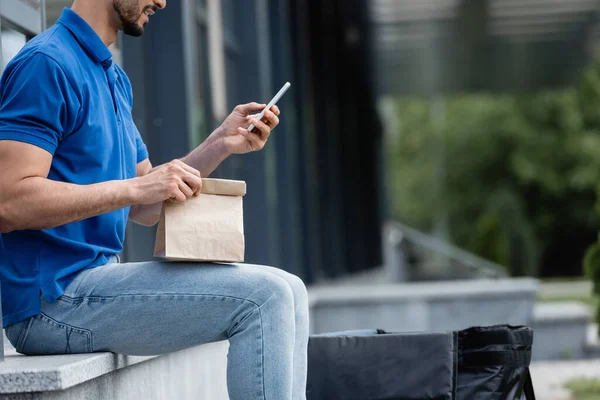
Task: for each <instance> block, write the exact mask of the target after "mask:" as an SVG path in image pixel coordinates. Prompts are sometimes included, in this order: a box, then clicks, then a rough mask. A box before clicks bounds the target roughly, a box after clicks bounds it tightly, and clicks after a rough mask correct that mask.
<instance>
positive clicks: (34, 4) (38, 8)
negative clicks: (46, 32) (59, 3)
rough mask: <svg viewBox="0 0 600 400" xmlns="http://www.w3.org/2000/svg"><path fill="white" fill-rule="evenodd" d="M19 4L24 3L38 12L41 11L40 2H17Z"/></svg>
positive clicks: (23, 0) (24, 0)
mask: <svg viewBox="0 0 600 400" xmlns="http://www.w3.org/2000/svg"><path fill="white" fill-rule="evenodd" d="M19 1H20V2H21V3H25V4H27V5H29V6H31V7H32V8H35V9H36V10H38V11H39V10H40V9H41V0H19Z"/></svg>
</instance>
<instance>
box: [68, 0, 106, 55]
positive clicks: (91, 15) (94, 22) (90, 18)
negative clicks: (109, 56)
mask: <svg viewBox="0 0 600 400" xmlns="http://www.w3.org/2000/svg"><path fill="white" fill-rule="evenodd" d="M71 9H72V10H73V11H74V12H76V13H77V15H79V16H80V17H81V18H83V19H84V20H85V22H87V23H88V24H89V25H90V26H91V27H92V29H93V30H94V32H96V34H97V35H98V36H99V37H100V39H102V42H104V44H105V45H106V47H108V46H110V45H111V44H113V43H114V42H115V41H116V40H117V28H116V27H115V26H114V21H113V20H112V15H111V13H110V11H109V10H108V8H107V7H106V2H105V1H101V0H93V1H85V0H83V1H82V0H75V2H74V3H73V6H72V7H71Z"/></svg>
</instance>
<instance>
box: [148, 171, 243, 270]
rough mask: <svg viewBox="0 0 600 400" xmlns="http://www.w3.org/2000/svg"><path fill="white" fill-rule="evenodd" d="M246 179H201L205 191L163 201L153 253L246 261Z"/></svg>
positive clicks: (184, 258) (191, 258)
mask: <svg viewBox="0 0 600 400" xmlns="http://www.w3.org/2000/svg"><path fill="white" fill-rule="evenodd" d="M245 194H246V182H242V181H231V180H223V179H209V178H206V179H202V193H201V194H200V196H198V197H192V198H191V199H188V200H187V201H186V202H185V203H181V204H176V203H173V202H169V201H166V202H165V203H164V205H163V209H162V213H161V216H160V222H159V224H158V230H157V233H156V242H155V245H154V256H156V257H162V258H166V259H169V260H176V261H203V262H208V261H213V262H239V261H244V216H243V210H242V197H243V196H244V195H245Z"/></svg>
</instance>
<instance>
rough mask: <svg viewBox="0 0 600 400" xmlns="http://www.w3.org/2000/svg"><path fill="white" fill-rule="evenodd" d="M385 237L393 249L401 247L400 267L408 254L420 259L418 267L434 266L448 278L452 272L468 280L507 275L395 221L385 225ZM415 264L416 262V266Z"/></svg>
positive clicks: (501, 270) (499, 267)
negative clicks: (415, 254)
mask: <svg viewBox="0 0 600 400" xmlns="http://www.w3.org/2000/svg"><path fill="white" fill-rule="evenodd" d="M387 227H388V235H389V238H390V240H391V241H392V242H393V244H392V245H393V246H395V247H396V248H399V249H400V248H401V253H402V258H403V260H402V261H403V263H404V268H407V265H410V264H411V261H410V258H411V254H410V253H411V250H412V253H418V254H419V255H420V257H421V259H420V265H419V266H418V267H417V269H418V268H419V267H421V268H422V269H423V268H425V266H426V265H429V266H431V265H433V264H438V265H437V266H436V267H437V268H438V270H441V271H440V272H442V273H444V272H445V273H446V276H444V277H445V278H447V275H451V274H452V273H453V272H454V273H455V274H456V275H461V276H462V277H471V278H504V277H507V276H508V274H507V272H506V270H505V268H504V267H502V266H501V265H499V264H496V263H494V262H491V261H489V260H486V259H484V258H482V257H479V256H476V255H474V254H472V253H469V252H468V251H465V250H463V249H460V248H458V247H456V246H453V245H451V244H448V243H446V242H444V241H442V240H440V239H438V238H436V237H434V236H431V235H428V234H425V233H423V232H420V231H418V230H416V229H414V228H411V227H408V226H406V225H403V224H401V223H399V222H390V223H389V224H388V226H387ZM412 264H413V265H414V264H415V262H414V261H413V262H412ZM417 264H419V263H417Z"/></svg>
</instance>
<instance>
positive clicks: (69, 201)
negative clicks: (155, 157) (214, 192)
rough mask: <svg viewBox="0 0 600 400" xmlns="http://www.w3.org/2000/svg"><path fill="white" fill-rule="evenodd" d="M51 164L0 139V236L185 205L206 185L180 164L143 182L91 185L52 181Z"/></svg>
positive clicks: (35, 151)
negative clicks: (135, 208) (136, 209)
mask: <svg viewBox="0 0 600 400" xmlns="http://www.w3.org/2000/svg"><path fill="white" fill-rule="evenodd" d="M51 163H52V155H51V154H50V153H48V152H47V151H45V150H42V149H41V148H39V147H37V146H34V145H31V144H26V143H21V142H17V141H12V140H0V171H2V173H1V174H0V232H2V233H7V232H11V231H15V230H24V229H35V230H40V229H47V228H52V227H56V226H60V225H65V224H68V223H71V222H75V221H80V220H83V219H86V218H90V217H94V216H97V215H100V214H104V213H107V212H111V211H114V210H118V209H120V208H123V207H127V206H130V205H135V204H154V203H157V202H162V201H164V200H166V199H173V200H175V201H178V202H183V201H185V200H186V199H187V198H189V197H190V196H191V195H192V194H193V191H194V190H199V187H200V185H201V180H200V177H199V174H197V173H194V172H193V170H192V169H191V168H189V167H187V166H185V167H184V166H182V165H180V164H183V163H181V162H179V161H176V162H172V163H169V164H165V165H164V166H161V167H160V168H157V169H155V170H154V171H152V173H149V174H146V175H145V176H144V177H142V178H135V179H131V180H128V181H108V182H102V183H97V184H92V185H75V184H69V183H64V182H57V181H53V180H49V179H48V178H47V177H48V172H49V170H50V166H51ZM196 172H197V171H196ZM190 188H193V189H190Z"/></svg>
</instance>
